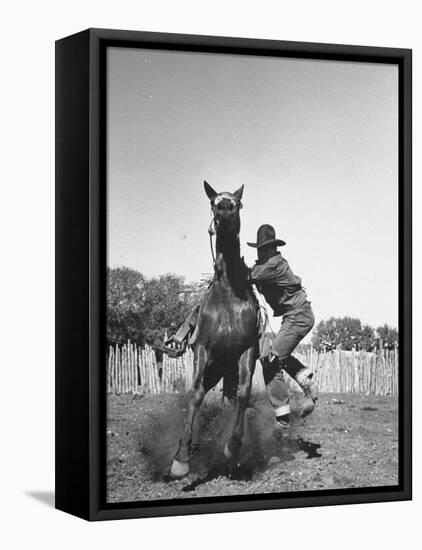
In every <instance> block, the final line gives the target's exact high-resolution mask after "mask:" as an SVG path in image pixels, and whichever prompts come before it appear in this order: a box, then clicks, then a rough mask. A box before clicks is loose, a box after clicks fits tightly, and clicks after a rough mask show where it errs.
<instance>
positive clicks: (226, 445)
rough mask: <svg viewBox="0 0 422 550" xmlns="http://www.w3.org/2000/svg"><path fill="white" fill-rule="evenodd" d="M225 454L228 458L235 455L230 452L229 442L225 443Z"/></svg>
mask: <svg viewBox="0 0 422 550" xmlns="http://www.w3.org/2000/svg"><path fill="white" fill-rule="evenodd" d="M224 456H225V457H226V458H231V457H232V456H233V455H232V453H231V452H230V449H229V444H228V443H227V442H226V443H225V445H224Z"/></svg>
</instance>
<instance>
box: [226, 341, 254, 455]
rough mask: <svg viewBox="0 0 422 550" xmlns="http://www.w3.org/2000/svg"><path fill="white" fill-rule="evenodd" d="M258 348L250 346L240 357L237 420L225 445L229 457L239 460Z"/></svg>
mask: <svg viewBox="0 0 422 550" xmlns="http://www.w3.org/2000/svg"><path fill="white" fill-rule="evenodd" d="M255 363H256V350H255V348H254V347H252V348H248V349H247V350H246V351H244V352H243V353H242V355H241V356H240V359H239V383H238V386H237V394H236V402H235V421H234V424H233V430H232V433H231V435H230V437H229V439H228V440H227V442H226V444H225V446H224V454H225V456H226V457H227V458H234V459H235V460H237V458H238V456H239V452H240V447H241V445H242V437H243V434H244V431H245V428H244V418H245V411H246V407H247V406H248V402H249V397H250V395H251V388H252V376H253V373H254V370H255Z"/></svg>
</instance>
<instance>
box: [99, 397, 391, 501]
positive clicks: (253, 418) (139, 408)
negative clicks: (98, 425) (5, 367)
mask: <svg viewBox="0 0 422 550" xmlns="http://www.w3.org/2000/svg"><path fill="white" fill-rule="evenodd" d="M186 402H187V396H186V394H185V393H174V394H162V395H159V396H144V397H141V396H139V395H137V396H132V395H121V396H115V395H110V396H109V397H108V419H107V500H108V502H130V501H139V500H156V499H172V498H192V497H205V496H206V497H209V496H224V495H246V494H252V493H253V494H259V493H261V494H262V493H284V492H291V491H304V490H318V489H341V488H350V487H376V486H384V485H397V483H398V425H397V399H396V398H393V397H372V396H371V397H369V396H362V395H353V394H322V395H321V396H320V399H319V405H318V407H317V409H316V410H315V411H314V413H313V414H312V415H311V416H310V417H308V419H307V420H306V421H303V420H301V419H299V418H297V417H294V418H293V422H292V426H291V428H290V429H289V430H287V431H286V432H283V434H280V432H279V431H278V430H275V429H274V421H273V417H272V412H271V409H270V407H269V405H268V401H267V399H266V396H265V393H257V394H255V395H253V396H252V399H251V403H250V407H249V408H248V410H247V412H246V417H245V426H246V434H245V438H244V445H243V447H242V453H241V457H240V460H239V463H238V464H235V465H233V464H229V463H228V461H227V460H226V459H225V458H224V455H223V445H224V442H225V439H226V434H227V429H228V427H229V426H230V422H231V419H232V417H233V410H232V408H231V406H230V405H227V406H223V404H222V402H221V397H220V394H219V393H218V392H217V391H212V392H210V393H209V394H208V395H207V397H206V399H205V401H204V404H203V405H202V407H201V412H200V414H198V417H197V422H196V429H195V431H194V440H193V449H192V455H193V456H192V460H191V473H190V474H189V475H188V476H187V477H186V478H183V479H181V480H177V481H174V480H170V479H169V478H168V468H169V465H170V462H171V458H172V456H173V455H174V453H175V451H176V448H177V443H178V437H179V434H180V430H181V428H182V425H183V420H184V415H185V412H186Z"/></svg>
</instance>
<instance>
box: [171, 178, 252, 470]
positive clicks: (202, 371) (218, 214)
mask: <svg viewBox="0 0 422 550" xmlns="http://www.w3.org/2000/svg"><path fill="white" fill-rule="evenodd" d="M243 187H244V186H243V185H242V186H241V187H240V188H239V189H237V191H235V192H234V193H228V192H223V193H217V192H216V191H215V190H214V189H213V188H212V187H211V185H209V184H208V183H207V182H206V181H204V188H205V192H206V195H207V196H208V198H209V200H210V202H211V211H212V216H213V224H214V230H215V234H216V243H215V259H214V278H213V281H212V283H211V286H210V287H209V289H208V292H207V294H206V296H205V298H204V299H203V301H202V303H201V305H200V308H199V313H198V320H197V324H196V329H195V333H194V335H193V338H192V339H193V340H194V342H193V344H192V348H193V351H194V373H195V374H194V382H193V386H192V389H191V392H190V399H189V405H188V410H187V415H186V418H185V422H184V427H183V433H182V435H181V437H180V440H179V446H178V449H177V452H176V454H175V456H174V458H173V461H172V464H171V468H170V475H171V476H172V477H174V478H181V477H184V476H186V475H187V474H188V473H189V469H190V466H189V456H190V447H191V443H192V431H193V423H194V420H195V415H196V413H197V411H198V409H199V407H200V405H201V403H202V401H203V399H204V397H205V395H206V393H207V392H208V391H209V390H210V389H212V388H213V387H214V386H216V384H217V383H218V382H219V381H220V380H221V379H223V399H224V397H227V398H228V399H229V400H230V401H231V402H232V403H233V404H234V409H235V414H234V423H233V426H232V428H231V430H230V435H229V437H228V439H227V441H226V442H225V444H224V455H225V457H226V458H227V459H231V460H234V461H237V460H238V457H239V453H240V449H241V442H242V437H243V435H244V416H245V410H246V407H247V405H248V401H249V397H250V394H251V386H252V376H253V374H254V370H255V363H256V360H257V358H258V355H259V314H258V311H259V306H258V303H257V300H256V297H255V295H254V293H253V290H252V285H251V283H250V282H249V281H248V268H247V267H246V265H245V263H244V261H243V258H241V256H240V242H239V232H240V209H241V208H242V202H241V199H242V195H243Z"/></svg>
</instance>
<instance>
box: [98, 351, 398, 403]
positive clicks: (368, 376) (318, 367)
mask: <svg viewBox="0 0 422 550" xmlns="http://www.w3.org/2000/svg"><path fill="white" fill-rule="evenodd" d="M297 357H298V359H300V360H301V361H302V362H303V363H304V364H305V365H307V366H309V367H310V368H311V369H312V370H313V372H314V379H315V380H316V382H317V384H318V387H319V390H320V391H321V392H327V393H361V394H368V395H380V396H382V395H385V396H386V395H393V396H395V395H397V394H398V350H397V349H395V350H391V351H389V350H378V351H376V352H364V351H343V350H334V351H330V352H320V353H319V352H316V351H315V350H313V349H311V350H310V351H309V352H307V353H306V354H298V355H297ZM193 377H194V363H193V352H192V350H190V349H188V350H187V351H186V352H185V353H184V355H183V356H181V357H178V358H177V359H173V358H169V357H168V355H165V354H163V360H162V362H157V359H156V354H155V351H154V350H153V349H152V348H151V347H149V346H145V347H144V348H140V347H139V346H137V345H135V344H133V343H131V342H128V343H127V344H125V345H123V346H119V345H114V346H110V347H109V349H108V353H107V392H108V393H114V394H123V393H132V394H136V393H145V394H151V395H156V394H159V393H162V392H165V393H171V392H175V391H183V390H187V389H190V388H191V386H192V382H193ZM285 379H286V381H287V382H288V383H289V385H290V386H291V388H292V389H293V390H294V389H298V388H297V385H296V383H295V382H294V381H293V380H292V379H290V377H289V376H287V375H286V376H285ZM253 387H254V389H255V390H263V389H264V388H265V386H264V380H263V376H262V369H261V365H260V363H259V362H257V367H256V372H255V375H254V379H253Z"/></svg>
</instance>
